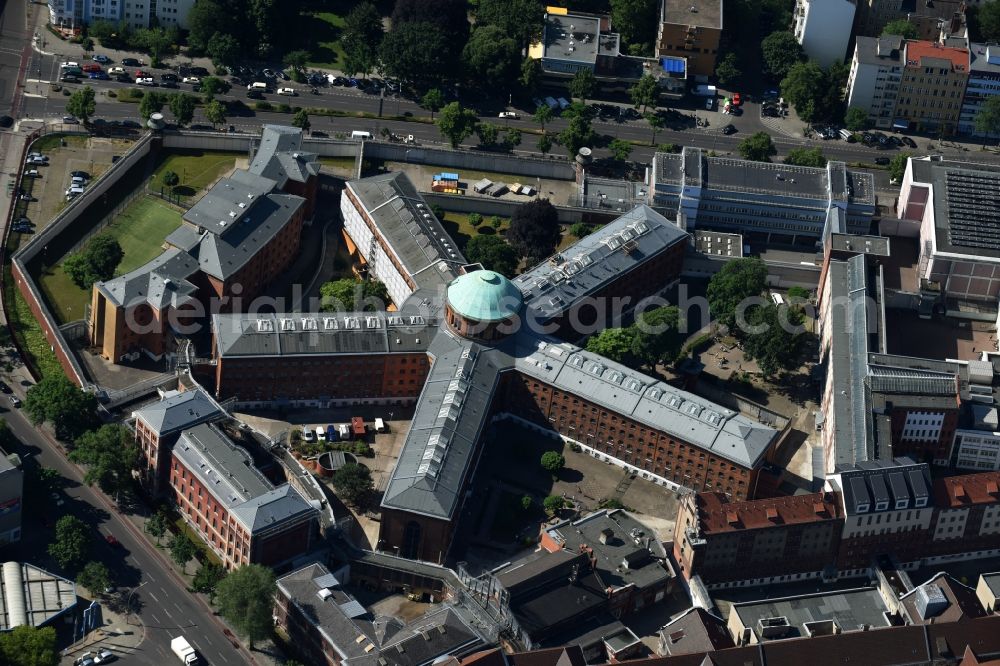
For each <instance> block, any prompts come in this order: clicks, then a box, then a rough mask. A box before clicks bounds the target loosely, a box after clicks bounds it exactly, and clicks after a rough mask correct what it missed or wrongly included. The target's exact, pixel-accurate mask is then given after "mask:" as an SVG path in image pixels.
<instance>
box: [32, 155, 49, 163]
mask: <svg viewBox="0 0 1000 666" xmlns="http://www.w3.org/2000/svg"><path fill="white" fill-rule="evenodd" d="M27 161H28V162H29V163H31V164H48V163H49V156H48V155H42V154H41V153H28V160H27Z"/></svg>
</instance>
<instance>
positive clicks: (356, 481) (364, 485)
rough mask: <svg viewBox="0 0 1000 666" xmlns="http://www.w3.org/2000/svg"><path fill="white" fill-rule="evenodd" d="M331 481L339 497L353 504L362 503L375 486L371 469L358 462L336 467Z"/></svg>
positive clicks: (358, 504)
mask: <svg viewBox="0 0 1000 666" xmlns="http://www.w3.org/2000/svg"><path fill="white" fill-rule="evenodd" d="M332 481H333V485H334V487H335V488H336V489H337V494H338V495H339V496H340V498H341V499H343V500H344V501H345V502H347V503H348V504H353V505H354V506H360V505H361V504H363V503H364V501H365V499H366V498H367V497H368V494H369V493H370V492H371V491H372V490H373V489H374V488H375V484H374V483H373V481H372V472H371V470H370V469H368V468H367V467H365V466H364V465H361V464H358V463H347V464H346V465H344V466H343V467H341V468H340V469H338V470H337V471H336V472H334V473H333V478H332Z"/></svg>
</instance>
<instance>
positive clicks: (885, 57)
mask: <svg viewBox="0 0 1000 666" xmlns="http://www.w3.org/2000/svg"><path fill="white" fill-rule="evenodd" d="M856 44H857V48H856V50H855V55H856V56H857V59H858V62H860V63H862V64H864V65H877V66H879V67H892V66H894V65H899V63H900V60H901V58H900V56H901V55H902V52H903V38H902V37H899V36H896V35H887V36H885V37H861V36H859V37H858V38H857V40H856Z"/></svg>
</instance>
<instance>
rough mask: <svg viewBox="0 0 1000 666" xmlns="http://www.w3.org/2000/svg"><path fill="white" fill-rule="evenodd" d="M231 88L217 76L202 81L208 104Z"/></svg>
mask: <svg viewBox="0 0 1000 666" xmlns="http://www.w3.org/2000/svg"><path fill="white" fill-rule="evenodd" d="M231 88H232V86H231V85H229V82H228V81H224V80H222V79H220V78H219V77H217V76H206V77H205V78H203V79H202V80H201V93H202V95H204V97H205V103H206V104H208V103H209V102H211V101H212V100H213V99H215V96H216V95H225V94H226V93H227V92H229V90H230V89H231ZM147 94H148V93H147Z"/></svg>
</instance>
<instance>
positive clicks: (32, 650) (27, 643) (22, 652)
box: [0, 624, 59, 666]
mask: <svg viewBox="0 0 1000 666" xmlns="http://www.w3.org/2000/svg"><path fill="white" fill-rule="evenodd" d="M0 663H3V664H8V665H9V666H58V664H59V652H58V651H57V650H56V630H55V628H54V627H33V626H31V625H30V624H22V625H21V626H19V627H14V628H13V629H12V630H11V631H7V632H4V633H2V634H0Z"/></svg>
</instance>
